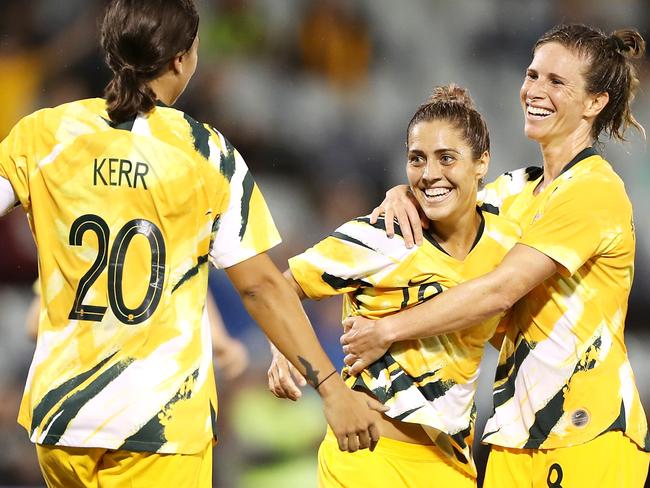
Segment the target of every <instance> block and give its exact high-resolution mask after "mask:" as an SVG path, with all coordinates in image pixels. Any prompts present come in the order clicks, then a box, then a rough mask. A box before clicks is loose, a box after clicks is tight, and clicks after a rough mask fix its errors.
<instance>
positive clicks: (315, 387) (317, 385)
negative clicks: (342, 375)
mask: <svg viewBox="0 0 650 488" xmlns="http://www.w3.org/2000/svg"><path fill="white" fill-rule="evenodd" d="M336 373H337V371H336V370H334V371H332V372H331V373H330V374H328V375H327V376H325V378H323V379H322V380H320V381H319V382H318V383H317V384H316V385H315V386H314V390H318V387H319V386H320V385H322V384H323V383H325V380H327V379H328V378H329V377H331V376H334V375H335V374H336Z"/></svg>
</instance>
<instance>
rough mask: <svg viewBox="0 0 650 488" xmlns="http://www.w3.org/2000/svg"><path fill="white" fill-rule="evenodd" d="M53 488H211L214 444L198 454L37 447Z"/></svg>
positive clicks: (42, 466)
mask: <svg viewBox="0 0 650 488" xmlns="http://www.w3.org/2000/svg"><path fill="white" fill-rule="evenodd" d="M36 453H37V455H38V463H39V465H40V467H41V472H42V473H43V477H44V478H45V482H46V483H47V486H48V487H49V488H64V487H65V488H151V487H156V488H167V487H169V488H210V487H211V486H212V443H211V442H210V443H209V444H208V446H207V447H206V449H205V450H203V451H202V452H199V453H196V454H156V453H151V452H132V451H115V450H110V449H101V448H80V447H60V446H44V445H39V444H37V445H36Z"/></svg>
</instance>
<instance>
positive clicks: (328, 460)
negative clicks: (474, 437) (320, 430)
mask: <svg viewBox="0 0 650 488" xmlns="http://www.w3.org/2000/svg"><path fill="white" fill-rule="evenodd" d="M318 486H319V488H378V487H384V486H385V487H390V488H420V487H423V486H431V487H441V488H443V487H453V488H475V487H476V479H475V478H473V477H470V476H468V475H467V474H465V473H463V471H461V470H460V469H458V468H456V467H454V466H453V465H452V464H450V463H449V462H448V460H447V456H446V455H445V454H444V453H442V452H441V451H440V449H438V448H437V447H436V446H435V445H422V444H410V443H407V442H401V441H397V440H394V439H387V438H385V437H382V438H381V439H380V440H379V444H377V447H376V448H375V450H374V451H372V452H371V451H370V450H368V449H364V450H361V451H357V452H353V453H349V452H341V451H340V450H339V447H338V444H337V442H336V437H335V436H334V434H333V433H332V431H331V430H329V429H328V430H327V434H326V435H325V439H323V442H322V443H321V445H320V448H319V449H318Z"/></svg>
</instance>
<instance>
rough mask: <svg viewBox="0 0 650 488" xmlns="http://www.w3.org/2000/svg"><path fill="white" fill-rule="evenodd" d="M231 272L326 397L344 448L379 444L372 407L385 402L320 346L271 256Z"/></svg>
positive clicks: (259, 318)
mask: <svg viewBox="0 0 650 488" xmlns="http://www.w3.org/2000/svg"><path fill="white" fill-rule="evenodd" d="M226 273H227V275H228V277H229V278H230V280H231V282H232V284H233V285H234V286H235V288H236V289H237V290H238V291H239V294H240V296H241V298H242V301H243V303H244V305H245V307H246V309H247V310H248V312H249V313H250V314H251V317H253V319H254V320H255V321H256V322H257V323H258V324H259V325H260V327H261V328H262V330H263V331H264V333H265V334H266V335H267V336H268V337H269V339H270V340H271V342H273V343H274V344H275V345H276V347H277V348H278V350H279V351H280V352H282V354H283V355H284V356H286V357H287V358H288V359H289V361H291V363H292V364H293V366H294V367H295V368H296V369H297V370H298V371H299V372H300V373H301V374H302V375H303V376H304V377H305V379H306V380H307V381H308V382H309V383H310V384H311V385H312V386H313V387H314V388H315V389H316V390H317V391H318V393H319V394H320V396H321V397H322V399H323V409H324V411H325V417H326V419H327V422H328V424H329V425H330V426H331V427H332V430H333V431H334V434H335V435H336V438H337V440H338V444H339V448H340V449H341V450H347V451H350V452H354V451H356V450H358V449H365V448H371V449H374V446H375V445H376V443H377V441H378V440H379V433H378V430H377V426H376V424H375V421H374V420H373V416H372V413H371V411H370V409H373V410H377V411H379V412H383V411H385V407H384V406H383V405H382V404H381V403H379V402H377V401H374V400H371V399H368V398H367V397H365V396H363V395H360V394H359V393H356V392H353V391H351V390H350V389H349V388H348V387H347V386H345V384H344V383H343V380H341V378H340V377H339V376H338V375H337V374H336V369H335V368H334V366H333V365H332V363H331V361H330V360H329V358H328V357H327V355H326V354H325V352H324V351H323V350H322V348H321V347H320V344H319V343H318V339H317V338H316V334H315V333H314V331H313V329H312V328H311V325H310V324H309V320H308V319H307V316H306V315H305V312H304V310H303V309H302V307H301V305H300V300H299V299H298V296H297V295H296V293H295V292H294V290H292V289H291V286H290V285H289V283H288V282H287V280H286V279H285V278H284V277H283V276H282V274H281V273H280V272H279V271H278V269H277V268H276V267H275V265H274V264H273V263H272V261H271V259H270V258H269V257H268V256H267V255H266V254H264V253H263V254H259V255H257V256H254V257H252V258H250V259H247V260H245V261H243V262H241V263H239V264H236V265H234V266H231V267H229V268H227V269H226ZM298 351H300V352H301V353H300V354H299V353H298ZM332 373H334V374H332Z"/></svg>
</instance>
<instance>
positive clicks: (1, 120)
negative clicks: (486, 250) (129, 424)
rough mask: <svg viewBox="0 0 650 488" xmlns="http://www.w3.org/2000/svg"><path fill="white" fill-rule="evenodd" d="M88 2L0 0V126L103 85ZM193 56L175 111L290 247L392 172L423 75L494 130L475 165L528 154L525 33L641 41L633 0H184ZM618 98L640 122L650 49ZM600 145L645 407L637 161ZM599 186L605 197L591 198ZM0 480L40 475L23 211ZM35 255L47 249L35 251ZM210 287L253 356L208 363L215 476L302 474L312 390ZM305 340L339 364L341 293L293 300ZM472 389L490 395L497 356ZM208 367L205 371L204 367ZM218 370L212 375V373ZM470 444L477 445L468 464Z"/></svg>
mask: <svg viewBox="0 0 650 488" xmlns="http://www.w3.org/2000/svg"><path fill="white" fill-rule="evenodd" d="M105 3H106V2H105V1H104V0H57V1H56V2H54V1H52V0H29V1H27V2H26V1H24V0H0V107H2V109H1V110H0V138H3V137H4V136H6V135H7V133H8V131H9V130H10V128H11V127H12V125H13V124H15V123H16V122H17V121H18V120H19V118H20V117H22V116H23V115H26V114H27V113H30V112H32V111H34V110H36V109H38V108H41V107H45V106H54V105H58V104H60V103H63V102H66V101H70V100H73V99H78V98H86V97H94V96H101V94H102V90H103V87H104V85H105V84H106V82H107V81H108V78H109V73H108V71H107V69H106V68H105V65H104V63H103V59H102V57H101V53H100V52H99V47H98V44H99V42H98V33H99V28H98V25H99V19H100V17H101V13H102V10H103V7H104V5H105ZM197 3H198V5H199V8H200V11H201V26H200V37H201V48H200V59H199V68H198V69H197V72H196V75H195V77H194V79H193V80H192V82H191V84H190V86H189V87H188V90H187V91H186V92H185V94H184V95H183V97H182V98H181V100H180V101H179V103H178V106H179V108H181V109H183V110H185V111H187V112H188V113H189V114H191V115H192V116H193V117H194V118H196V119H199V120H203V121H206V122H209V123H210V124H212V125H214V126H215V127H217V128H218V129H219V130H220V131H221V132H223V134H224V135H225V136H226V137H228V138H229V139H230V140H231V141H232V142H233V144H234V145H235V146H236V147H237V148H238V149H239V151H240V152H241V153H242V155H243V156H244V158H245V159H246V161H247V163H248V165H249V166H250V168H251V169H252V171H253V174H254V175H255V177H256V179H257V181H258V183H259V185H260V187H261V189H262V191H263V193H264V195H265V197H266V199H267V202H268V203H269V205H270V207H271V210H272V212H273V215H274V217H275V219H276V223H277V225H278V227H279V229H280V232H281V234H282V236H283V239H284V243H283V244H282V245H281V246H279V247H278V248H277V249H275V250H273V251H272V253H271V255H272V257H273V258H274V260H275V262H276V263H277V265H278V266H279V267H280V268H282V269H284V268H285V267H286V260H287V258H288V257H290V256H292V255H294V254H297V253H299V252H301V251H302V250H304V249H305V248H307V247H309V246H310V245H311V244H312V243H314V242H315V241H317V240H319V239H320V238H322V237H323V236H324V235H326V234H328V233H329V232H330V231H332V230H333V229H334V228H335V227H337V226H338V225H339V224H341V223H342V222H344V221H346V220H347V219H349V218H351V217H354V216H357V215H362V214H366V213H368V212H370V210H371V209H372V208H373V207H374V206H375V205H376V204H377V203H378V202H379V201H380V200H381V199H382V197H383V193H384V191H385V190H386V189H387V188H388V187H390V186H392V185H394V184H397V183H403V182H404V181H405V174H404V173H405V166H404V165H405V146H404V139H405V129H406V125H407V123H408V121H409V119H410V117H411V115H412V114H413V112H414V111H415V109H416V108H417V106H418V105H419V104H420V103H421V102H423V101H424V100H425V99H426V98H427V96H428V95H429V93H430V91H431V89H432V88H433V87H434V86H435V85H438V84H444V83H449V82H452V81H453V82H457V83H459V84H461V85H463V86H465V87H467V88H469V89H470V91H471V93H472V95H473V97H474V99H475V102H476V103H477V105H478V107H479V110H481V111H482V113H483V114H484V115H485V117H486V119H487V122H488V125H489V127H490V130H491V134H492V147H493V151H492V165H491V170H490V175H491V176H492V177H495V176H497V175H498V174H500V173H501V172H503V171H505V170H509V169H513V168H516V167H521V166H526V165H529V164H540V156H539V154H538V150H537V147H536V145H535V144H533V143H531V142H529V141H527V140H526V139H525V137H524V136H523V133H522V117H521V109H520V107H519V101H518V92H519V86H520V84H521V81H522V79H523V74H524V70H525V68H526V66H527V63H528V62H529V60H530V49H531V46H532V45H533V43H534V41H535V40H536V39H537V38H538V37H539V36H540V35H541V34H542V33H543V32H545V31H546V30H548V29H549V28H550V27H552V26H553V25H555V24H557V23H560V22H568V21H578V22H583V23H587V24H592V25H596V26H598V27H600V28H602V29H603V30H605V31H607V32H609V31H612V30H614V29H617V28H620V27H625V26H634V27H637V28H638V29H639V30H640V31H641V32H642V33H643V35H644V37H645V38H646V39H650V3H649V2H648V1H647V0H608V1H605V0H591V1H586V0H561V1H560V0H549V1H546V2H538V1H535V0H483V1H481V2H475V1H470V0H460V1H458V0H456V1H452V0H438V1H431V0H404V1H401V2H394V1H391V0H357V1H349V0H318V1H316V0H313V1H310V0H273V1H264V0H198V1H197ZM640 75H641V81H642V84H641V87H640V90H639V93H638V96H637V99H636V101H635V104H634V113H635V115H636V117H637V119H638V120H639V122H640V123H641V124H642V125H644V126H645V127H646V129H648V130H649V131H650V93H648V92H649V89H650V63H649V62H648V58H647V57H646V59H645V60H644V62H643V64H642V66H641V73H640ZM629 135H630V141H629V143H627V144H624V145H621V144H615V143H608V144H606V146H605V148H604V152H605V156H606V157H607V159H608V160H609V161H610V162H611V163H612V164H613V165H614V167H615V168H616V169H617V171H619V173H620V174H621V176H622V177H623V179H624V180H625V182H626V186H627V191H628V193H629V195H630V197H631V199H632V201H633V204H634V207H635V215H636V229H637V263H636V266H637V267H636V276H635V286H634V289H633V293H632V297H631V300H630V311H629V315H628V321H627V327H626V342H627V345H628V348H629V351H630V357H631V361H632V366H633V368H634V370H635V372H636V375H637V383H638V386H639V389H640V391H641V395H642V398H643V400H644V403H645V405H646V411H648V410H649V409H650V355H648V354H647V351H648V348H649V346H650V334H649V332H648V316H650V296H649V291H650V221H649V219H648V215H649V214H650V192H649V191H648V190H649V189H650V157H649V153H648V148H647V143H646V142H645V141H644V140H643V139H642V138H641V137H640V136H639V135H638V134H634V133H632V132H630V134H629ZM603 198H607V195H603ZM0 236H2V238H1V239H0V398H2V401H0V485H5V486H42V484H43V482H42V479H41V476H40V473H39V470H38V466H37V464H36V457H35V453H34V448H33V446H32V445H31V444H30V443H29V442H28V439H27V435H26V433H25V432H24V431H23V430H22V429H21V428H20V427H18V425H17V424H16V415H17V411H18V405H19V402H20V396H21V394H22V388H23V384H24V381H25V377H26V375H27V369H28V367H29V362H30V360H31V356H32V352H33V344H32V343H31V342H30V340H29V339H28V338H27V336H26V334H25V326H24V323H25V313H26V310H27V307H28V305H29V302H30V301H31V299H32V284H33V282H34V280H35V278H36V275H37V265H36V250H35V247H34V244H33V241H32V237H31V234H30V231H29V228H28V226H27V224H26V219H25V216H24V213H23V212H22V210H17V211H14V212H13V213H12V214H10V215H8V216H6V217H4V218H2V219H0ZM44 252H47V251H46V250H45V251H44ZM210 289H211V291H212V293H213V294H214V296H215V298H216V299H217V302H218V304H219V306H220V309H221V312H222V314H223V315H224V318H225V320H226V324H227V327H228V329H229V331H230V332H231V334H233V335H234V336H236V337H238V338H240V339H241V340H244V341H245V342H246V344H247V347H248V349H249V352H250V357H251V358H252V361H251V364H250V366H249V368H248V369H247V371H246V373H245V374H244V376H243V377H240V378H238V379H237V380H235V381H232V382H227V381H225V379H224V378H222V377H220V376H219V375H218V385H219V398H220V407H219V421H218V423H219V426H220V431H221V441H220V443H219V445H218V446H217V447H216V448H215V459H216V469H215V474H214V480H215V484H216V486H220V487H234V488H235V487H236V488H239V487H242V488H244V487H246V488H247V487H255V488H259V487H265V488H268V487H274V486H278V487H280V486H281V487H286V486H290V487H309V486H315V466H316V458H315V450H316V448H317V446H318V443H319V442H320V439H321V437H322V434H323V432H324V421H323V419H322V414H321V409H320V402H319V400H318V397H317V396H316V395H314V394H313V393H307V394H306V395H305V397H304V398H303V399H302V400H300V402H298V403H296V404H290V403H289V402H283V401H280V400H277V399H275V397H273V396H272V395H271V394H270V393H268V392H267V391H266V389H265V388H266V368H267V366H268V362H269V358H270V356H269V353H268V347H267V345H266V342H265V339H264V337H263V336H262V335H261V333H260V332H259V331H258V330H257V328H256V327H255V326H254V324H253V323H252V321H251V319H250V318H249V317H248V315H247V314H246V313H245V311H243V309H242V307H241V305H240V304H239V300H238V297H237V296H236V294H235V292H234V291H233V289H232V288H231V287H230V285H229V283H228V281H227V279H226V278H225V275H224V274H223V272H214V273H213V275H212V276H211V280H210ZM306 308H307V309H308V313H309V315H310V317H311V318H312V321H313V324H314V327H315V328H316V330H317V333H318V334H319V337H320V338H321V339H322V341H323V342H324V344H325V346H326V349H327V351H328V353H329V354H330V356H331V358H332V360H333V361H334V362H335V363H336V364H338V365H341V359H342V354H341V352H340V349H339V346H338V336H339V327H340V325H339V323H340V301H339V300H338V299H331V300H327V301H325V302H321V303H307V304H306ZM488 349H489V350H488V351H487V354H486V358H485V361H484V375H483V378H482V381H481V386H480V392H479V398H478V401H479V415H480V417H481V421H480V422H479V426H482V424H483V421H484V420H485V416H486V415H487V414H488V413H489V409H490V402H491V399H490V382H491V377H492V373H493V367H494V363H495V360H496V353H495V352H494V351H493V350H492V349H490V348H489V346H488ZM217 369H218V368H217ZM217 373H218V372H217ZM485 455H486V453H485V450H484V449H479V451H478V460H479V463H482V462H483V460H484V457H485Z"/></svg>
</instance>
